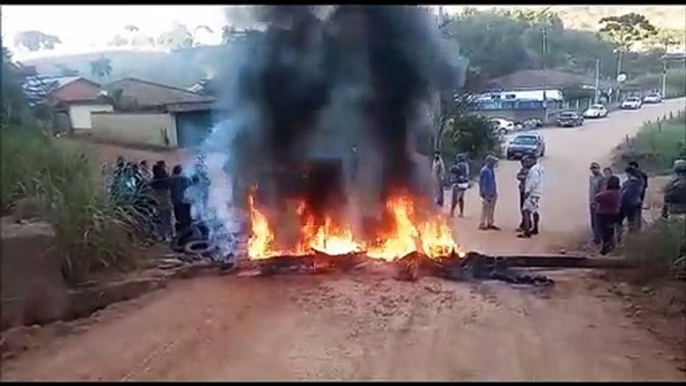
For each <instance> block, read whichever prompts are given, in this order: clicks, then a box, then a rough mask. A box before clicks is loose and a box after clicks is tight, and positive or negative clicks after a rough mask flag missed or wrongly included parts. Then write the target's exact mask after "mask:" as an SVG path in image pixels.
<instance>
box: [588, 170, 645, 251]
mask: <svg viewBox="0 0 686 386" xmlns="http://www.w3.org/2000/svg"><path fill="white" fill-rule="evenodd" d="M590 170H591V175H590V176H589V209H590V217H591V229H592V231H593V243H594V244H595V245H597V246H601V249H600V253H601V254H602V255H605V254H607V253H609V252H610V251H612V250H613V249H614V247H615V245H616V243H617V242H619V241H621V239H622V233H623V229H624V223H625V222H626V224H627V228H628V230H629V232H630V233H634V232H638V231H639V230H640V229H641V225H642V222H643V218H642V213H643V204H644V200H645V195H646V190H647V189H648V176H647V175H646V173H644V172H643V171H642V170H641V169H640V167H639V165H638V162H636V161H632V162H630V163H629V165H628V166H627V167H626V169H625V170H624V171H625V174H626V179H625V181H624V182H623V183H622V182H621V181H620V179H619V177H618V176H616V175H614V173H613V171H612V169H611V168H609V167H606V168H605V169H603V171H602V172H601V170H600V165H599V164H598V163H597V162H593V163H591V166H590Z"/></svg>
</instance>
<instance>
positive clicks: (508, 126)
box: [491, 118, 515, 135]
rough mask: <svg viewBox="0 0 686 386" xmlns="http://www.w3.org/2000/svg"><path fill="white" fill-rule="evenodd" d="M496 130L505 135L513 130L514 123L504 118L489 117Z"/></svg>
mask: <svg viewBox="0 0 686 386" xmlns="http://www.w3.org/2000/svg"><path fill="white" fill-rule="evenodd" d="M491 123H493V125H494V128H495V130H496V132H497V133H498V134H500V135H505V134H507V133H511V132H513V131H515V123H514V122H512V121H510V120H508V119H504V118H493V119H491Z"/></svg>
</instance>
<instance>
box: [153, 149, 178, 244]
mask: <svg viewBox="0 0 686 386" xmlns="http://www.w3.org/2000/svg"><path fill="white" fill-rule="evenodd" d="M150 187H151V188H152V191H153V197H154V198H155V204H156V205H155V208H156V209H157V215H158V219H157V220H158V222H159V223H158V236H159V237H160V238H161V239H162V240H163V241H169V240H170V239H171V237H172V235H173V231H172V203H171V194H170V192H169V173H168V172H167V169H166V167H165V164H164V163H163V162H158V163H156V164H155V165H154V166H153V167H152V181H151V182H150Z"/></svg>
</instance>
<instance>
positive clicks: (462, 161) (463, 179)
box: [450, 153, 469, 217]
mask: <svg viewBox="0 0 686 386" xmlns="http://www.w3.org/2000/svg"><path fill="white" fill-rule="evenodd" d="M450 183H451V185H452V192H451V193H452V194H451V200H450V217H453V216H454V215H455V207H458V206H459V208H460V217H464V192H465V191H466V190H467V188H469V163H468V162H467V156H466V154H464V153H460V154H458V155H457V156H456V157H455V163H454V164H453V165H452V166H450Z"/></svg>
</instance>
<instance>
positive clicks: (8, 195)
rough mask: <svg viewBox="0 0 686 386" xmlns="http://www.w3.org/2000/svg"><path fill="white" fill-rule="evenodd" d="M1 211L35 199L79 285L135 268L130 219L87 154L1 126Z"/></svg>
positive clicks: (65, 266) (65, 265)
mask: <svg viewBox="0 0 686 386" xmlns="http://www.w3.org/2000/svg"><path fill="white" fill-rule="evenodd" d="M1 132H2V153H1V156H0V159H1V161H2V176H1V177H2V184H1V186H2V196H1V197H2V202H1V205H2V210H3V213H7V212H8V211H9V210H10V209H11V206H12V205H13V204H14V203H15V202H16V201H17V200H18V199H21V198H27V197H31V198H36V199H38V201H39V202H40V204H41V207H42V213H43V216H44V217H45V219H46V220H47V221H48V222H50V224H51V225H52V226H53V228H54V231H55V238H54V247H55V253H57V254H58V256H59V257H60V261H61V262H62V267H63V274H64V276H65V279H67V281H69V282H71V283H75V282H77V281H79V280H82V279H84V278H85V277H86V276H87V275H88V274H90V273H93V272H96V271H100V270H103V269H107V268H115V267H116V268H120V269H125V268H129V267H132V266H133V264H134V261H135V260H134V256H135V254H136V248H135V246H134V239H133V238H132V237H131V235H130V234H129V232H128V229H129V223H130V218H128V217H127V216H126V215H125V213H126V212H125V211H124V210H123V209H122V207H121V205H117V204H115V203H113V202H112V200H110V199H108V197H107V195H106V192H105V190H104V189H103V184H102V183H101V181H100V180H99V175H98V173H97V169H98V168H97V167H95V166H94V165H93V164H92V163H91V162H90V161H89V158H88V156H87V154H86V152H84V151H82V150H81V149H78V148H73V147H67V146H64V144H62V143H58V142H57V141H56V140H55V139H53V138H52V137H51V136H47V135H43V134H40V133H36V132H28V131H26V130H19V129H17V128H14V129H10V128H6V127H2V129H1Z"/></svg>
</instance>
